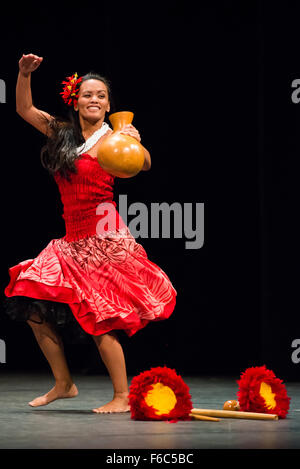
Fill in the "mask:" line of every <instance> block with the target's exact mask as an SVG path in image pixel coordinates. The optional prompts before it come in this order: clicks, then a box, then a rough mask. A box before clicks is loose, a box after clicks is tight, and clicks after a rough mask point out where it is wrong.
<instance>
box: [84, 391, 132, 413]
mask: <svg viewBox="0 0 300 469" xmlns="http://www.w3.org/2000/svg"><path fill="white" fill-rule="evenodd" d="M129 411H130V406H129V404H128V393H118V394H115V395H114V398H113V400H112V401H110V402H108V403H107V404H105V405H103V406H101V407H98V408H97V409H93V412H95V413H96V414H111V413H115V412H129Z"/></svg>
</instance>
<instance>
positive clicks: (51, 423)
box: [0, 372, 300, 449]
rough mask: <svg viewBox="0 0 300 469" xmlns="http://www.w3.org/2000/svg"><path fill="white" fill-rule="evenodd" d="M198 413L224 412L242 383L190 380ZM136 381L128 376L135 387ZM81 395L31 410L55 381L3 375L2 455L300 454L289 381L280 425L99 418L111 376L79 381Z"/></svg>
mask: <svg viewBox="0 0 300 469" xmlns="http://www.w3.org/2000/svg"><path fill="white" fill-rule="evenodd" d="M183 378H184V381H185V382H186V383H187V384H188V386H189V387H190V393H191V395H192V401H193V405H194V407H202V408H220V409H222V406H223V403H224V402H225V401H226V400H228V399H234V398H235V396H236V391H237V384H236V382H235V379H237V378H238V377H237V378H235V377H233V378H229V377H228V378H219V377H217V378H214V377H211V378H208V377H184V376H183ZM130 380H131V377H129V383H130ZM74 381H75V383H76V384H77V387H78V390H79V395H78V396H77V397H76V398H74V399H64V400H60V401H55V402H53V403H51V404H49V405H48V406H46V407H40V408H35V409H33V408H31V407H29V406H28V404H27V403H28V402H29V401H30V400H32V399H33V398H34V397H37V396H38V395H41V394H44V393H45V392H47V391H48V390H49V389H50V388H51V387H52V386H53V380H52V377H51V375H50V374H49V375H45V374H33V373H27V374H20V373H11V372H10V373H2V374H1V375H0V449H131V448H136V449H142V448H147V449H180V448H181V449H184V448H195V449H198V448H200V449H222V448H223V449H286V448H292V449H295V448H300V383H285V384H286V387H287V391H288V395H289V396H290V397H291V408H290V412H289V414H288V417H287V418H286V419H284V420H278V421H253V420H235V419H222V420H220V422H201V421H190V422H178V423H167V422H141V421H134V420H132V419H131V418H130V413H125V414H106V415H103V414H101V415H99V414H94V413H93V412H92V411H91V409H93V408H94V407H99V406H100V405H102V404H105V403H106V402H108V401H109V400H110V399H111V397H112V387H111V382H110V380H109V378H108V377H106V376H84V375H80V374H78V375H75V376H74Z"/></svg>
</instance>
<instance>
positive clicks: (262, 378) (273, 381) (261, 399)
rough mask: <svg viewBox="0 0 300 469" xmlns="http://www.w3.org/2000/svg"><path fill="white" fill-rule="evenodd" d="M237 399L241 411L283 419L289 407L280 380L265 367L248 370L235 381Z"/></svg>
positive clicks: (288, 401)
mask: <svg viewBox="0 0 300 469" xmlns="http://www.w3.org/2000/svg"><path fill="white" fill-rule="evenodd" d="M237 383H238V385H239V390H238V392H237V397H238V400H239V404H240V409H241V411H246V412H248V411H249V412H262V413H266V414H277V415H278V417H279V418H282V419H284V418H285V417H286V415H287V413H288V410H289V406H290V397H288V396H287V391H286V388H285V386H284V384H283V382H282V380H280V379H278V378H276V376H275V374H274V373H273V371H271V370H268V369H267V368H266V367H265V365H264V366H257V367H253V368H248V369H247V370H246V371H244V373H242V374H241V377H240V380H239V381H237Z"/></svg>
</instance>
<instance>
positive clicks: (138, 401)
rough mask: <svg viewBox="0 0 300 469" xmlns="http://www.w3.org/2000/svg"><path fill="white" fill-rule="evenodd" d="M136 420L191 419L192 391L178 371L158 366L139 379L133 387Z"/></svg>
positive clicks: (174, 420) (133, 381)
mask: <svg viewBox="0 0 300 469" xmlns="http://www.w3.org/2000/svg"><path fill="white" fill-rule="evenodd" d="M129 391H130V392H129V405H130V408H131V418H132V419H134V420H171V421H173V422H176V421H178V420H191V417H190V416H189V414H190V411H191V409H192V401H191V396H190V393H189V388H188V386H187V385H186V384H185V382H184V381H183V379H182V378H181V376H179V375H177V374H176V372H175V370H171V369H170V368H167V367H166V366H164V367H157V368H151V370H148V371H144V372H143V373H140V374H139V375H138V376H135V377H134V378H133V379H132V381H131V385H130V388H129Z"/></svg>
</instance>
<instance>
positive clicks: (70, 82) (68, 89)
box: [60, 73, 82, 106]
mask: <svg viewBox="0 0 300 469" xmlns="http://www.w3.org/2000/svg"><path fill="white" fill-rule="evenodd" d="M81 81H82V77H80V78H78V75H77V73H74V75H72V76H71V77H67V78H66V81H62V84H63V85H65V86H64V88H63V92H62V93H60V94H61V95H62V99H63V100H64V102H65V103H66V104H67V105H68V106H72V105H73V106H75V105H76V104H77V100H78V91H79V89H78V88H77V85H78V84H79V83H81Z"/></svg>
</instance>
